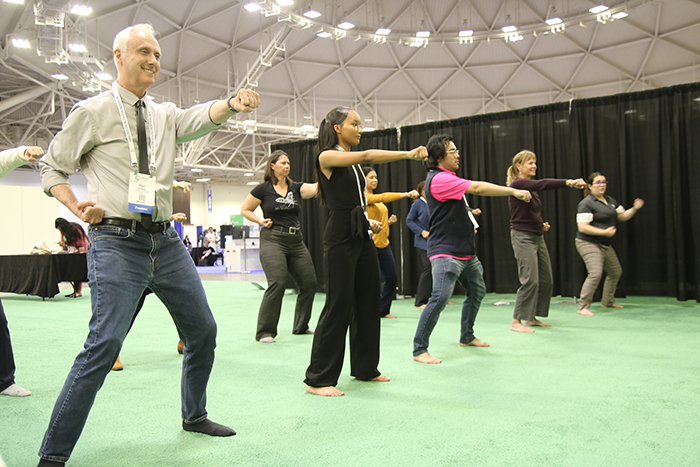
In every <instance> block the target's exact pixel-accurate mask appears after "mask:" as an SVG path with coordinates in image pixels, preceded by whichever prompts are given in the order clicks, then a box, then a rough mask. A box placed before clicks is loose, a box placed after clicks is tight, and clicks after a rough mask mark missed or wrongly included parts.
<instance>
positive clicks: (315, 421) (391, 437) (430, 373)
mask: <svg viewBox="0 0 700 467" xmlns="http://www.w3.org/2000/svg"><path fill="white" fill-rule="evenodd" d="M204 285H205V288H206V290H207V294H208V297H209V300H210V303H211V307H212V309H213V310H214V314H215V316H216V318H217V322H218V324H219V338H218V348H217V358H216V363H215V366H214V371H213V373H212V376H211V380H210V383H209V391H208V396H209V398H208V410H209V414H210V417H211V419H212V420H214V421H217V422H221V423H224V424H227V425H230V426H232V427H233V428H235V429H236V430H237V431H238V435H237V436H235V437H232V438H219V439H212V438H210V437H207V436H204V435H198V434H191V433H186V432H184V431H182V430H181V428H180V400H179V379H180V367H181V358H180V356H179V355H178V354H177V353H176V351H175V345H176V343H177V336H176V333H175V329H174V326H173V324H172V321H171V320H170V318H169V316H168V314H167V312H166V310H165V308H164V307H163V306H162V305H161V304H160V302H159V301H158V300H157V299H156V298H155V297H153V296H151V297H149V298H148V299H147V300H146V306H145V307H144V309H143V311H142V313H141V315H140V316H139V318H138V320H137V321H136V324H135V326H134V329H133V330H132V332H131V334H130V335H129V337H128V338H127V340H126V342H125V345H124V348H123V350H122V361H123V363H124V365H125V370H124V371H122V372H118V373H116V372H112V373H111V374H110V375H109V377H108V378H107V380H106V382H105V385H104V387H103V388H102V390H101V391H100V393H99V394H98V396H97V400H96V402H95V405H94V407H93V409H92V412H91V414H90V418H89V419H88V423H87V426H86V427H85V431H84V432H83V435H82V437H81V439H80V441H79V442H78V445H77V446H76V449H75V451H74V452H73V456H72V458H71V460H70V462H69V463H68V465H69V467H79V466H83V467H96V466H99V467H125V466H129V467H140V466H144V467H145V466H148V467H157V466H217V467H219V466H221V467H223V466H293V467H297V466H321V467H325V466H329V467H331V466H353V467H356V466H357V467H360V466H445V467H448V466H697V465H700V442H698V440H699V439H700V371H699V367H700V306H699V305H698V304H697V303H696V302H678V301H676V300H675V299H671V298H654V297H643V298H642V297H628V298H627V299H623V300H619V302H620V303H622V304H624V305H625V307H626V308H624V309H622V310H607V309H606V310H603V309H600V308H598V307H597V304H595V306H594V307H593V308H592V309H593V310H595V311H596V312H597V313H598V315H597V316H595V317H582V316H579V315H577V314H576V312H575V309H576V307H575V305H571V304H564V303H559V302H561V301H562V299H561V298H554V299H553V300H552V309H551V313H550V316H551V317H550V318H549V319H548V322H549V323H551V324H552V325H553V327H552V328H550V329H541V330H540V329H538V330H537V332H536V333H534V334H520V333H515V332H512V331H510V330H509V326H510V318H511V313H512V303H513V302H514V298H515V297H514V295H503V294H499V295H496V294H489V295H487V296H486V299H485V300H484V302H483V305H482V308H481V312H480V314H479V317H478V319H477V323H476V331H477V336H478V337H479V338H481V339H482V340H485V341H487V342H489V343H491V345H492V347H491V348H488V349H484V348H471V347H469V348H463V347H460V346H459V345H458V344H457V341H458V337H459V312H460V307H459V306H458V305H457V306H448V307H447V309H446V310H445V311H444V312H443V314H442V316H441V318H440V322H439V323H438V325H437V327H436V329H435V331H434V333H433V336H432V340H431V346H430V352H431V353H432V354H433V355H434V356H437V357H439V358H442V359H443V360H444V361H443V363H442V364H440V365H424V364H419V363H416V362H414V361H413V360H412V358H411V344H412V338H413V333H414V332H415V328H416V324H417V320H418V316H419V310H416V309H414V308H413V302H412V300H397V301H395V302H394V305H393V308H392V311H393V313H394V314H396V315H398V317H399V318H398V319H396V320H383V321H382V359H381V363H380V370H381V371H382V372H383V373H384V374H386V375H387V376H390V377H391V378H392V380H391V382H389V383H367V382H360V381H355V380H353V379H352V378H350V376H349V370H348V365H347V363H346V366H345V368H344V369H343V373H342V376H341V378H340V382H339V384H338V387H339V388H341V389H342V390H344V391H345V393H346V395H345V396H344V397H340V398H323V397H318V396H312V395H309V394H306V393H305V391H304V389H305V386H304V384H303V382H302V380H303V378H304V371H305V369H306V366H307V365H308V362H309V354H310V349H311V340H312V337H311V336H293V335H292V334H291V324H292V314H293V307H294V298H295V297H293V296H287V297H285V301H284V307H283V312H282V319H281V323H280V331H281V334H280V335H279V336H278V338H277V343H275V344H261V343H258V342H256V341H255V340H254V338H253V337H254V334H255V323H256V317H257V309H258V305H259V303H260V299H261V297H262V292H261V291H260V290H258V289H256V288H255V287H254V286H253V285H252V284H250V283H246V282H225V281H205V282H204ZM324 298H325V296H324V295H322V294H319V295H317V297H316V302H315V307H314V316H313V322H314V323H315V321H316V319H317V318H318V315H319V313H320V310H321V308H322V305H323V300H324ZM454 298H455V301H457V302H458V303H459V302H461V300H460V299H461V298H462V297H454ZM502 300H506V301H510V302H511V305H510V306H508V305H506V306H494V305H493V304H494V303H495V302H497V301H502ZM2 302H3V304H4V307H5V312H6V314H7V316H8V320H9V323H10V330H11V333H12V340H13V345H14V352H15V359H16V363H17V374H16V379H17V383H18V384H20V385H21V386H23V387H26V388H27V389H30V390H32V391H33V392H34V394H33V395H32V396H30V397H27V398H11V397H5V396H0V456H2V458H3V459H4V461H5V462H6V464H7V466H8V467H28V466H35V465H36V463H37V461H38V457H37V454H36V453H37V451H38V448H39V445H40V442H41V438H42V436H43V434H44V431H45V429H46V427H47V424H48V421H49V416H50V414H51V410H52V408H53V404H54V402H55V400H56V397H57V395H58V392H59V390H60V388H61V386H62V384H63V382H64V380H65V377H66V375H67V373H68V370H69V368H70V366H71V363H72V361H73V358H74V357H75V355H76V354H77V352H78V351H79V349H80V348H81V346H82V344H83V341H84V339H85V336H86V334H87V323H88V319H89V314H90V310H89V303H90V299H89V290H86V293H85V295H84V297H83V298H81V299H77V300H71V299H67V298H64V297H63V296H60V297H56V298H54V299H52V300H47V301H45V302H42V301H41V300H40V299H38V298H36V297H22V296H17V295H7V294H4V295H3V296H2ZM346 362H347V358H346Z"/></svg>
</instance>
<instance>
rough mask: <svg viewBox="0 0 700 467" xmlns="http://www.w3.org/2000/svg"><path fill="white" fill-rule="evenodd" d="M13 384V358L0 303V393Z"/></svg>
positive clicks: (8, 332)
mask: <svg viewBox="0 0 700 467" xmlns="http://www.w3.org/2000/svg"><path fill="white" fill-rule="evenodd" d="M13 384H15V358H14V354H13V353H12V342H11V341H10V329H9V328H8V327H7V318H6V317H5V310H4V309H3V308H2V301H0V391H4V390H5V389H7V388H9V387H10V386H12V385H13Z"/></svg>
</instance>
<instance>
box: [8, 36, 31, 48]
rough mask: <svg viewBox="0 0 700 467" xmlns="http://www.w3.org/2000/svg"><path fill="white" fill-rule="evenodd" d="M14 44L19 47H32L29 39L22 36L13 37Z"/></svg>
mask: <svg viewBox="0 0 700 467" xmlns="http://www.w3.org/2000/svg"><path fill="white" fill-rule="evenodd" d="M12 45H13V46H15V47H17V48H18V49H31V48H32V45H31V44H30V43H29V40H28V39H22V38H21V37H13V38H12Z"/></svg>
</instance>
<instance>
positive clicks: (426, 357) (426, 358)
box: [413, 352, 442, 363]
mask: <svg viewBox="0 0 700 467" xmlns="http://www.w3.org/2000/svg"><path fill="white" fill-rule="evenodd" d="M413 359H414V360H415V361H417V362H421V363H442V360H440V359H439V358H435V357H433V356H432V355H430V354H429V353H428V352H423V353H422V354H420V355H417V356H415V357H413Z"/></svg>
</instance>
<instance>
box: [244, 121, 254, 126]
mask: <svg viewBox="0 0 700 467" xmlns="http://www.w3.org/2000/svg"><path fill="white" fill-rule="evenodd" d="M243 124H244V125H255V120H243Z"/></svg>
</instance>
